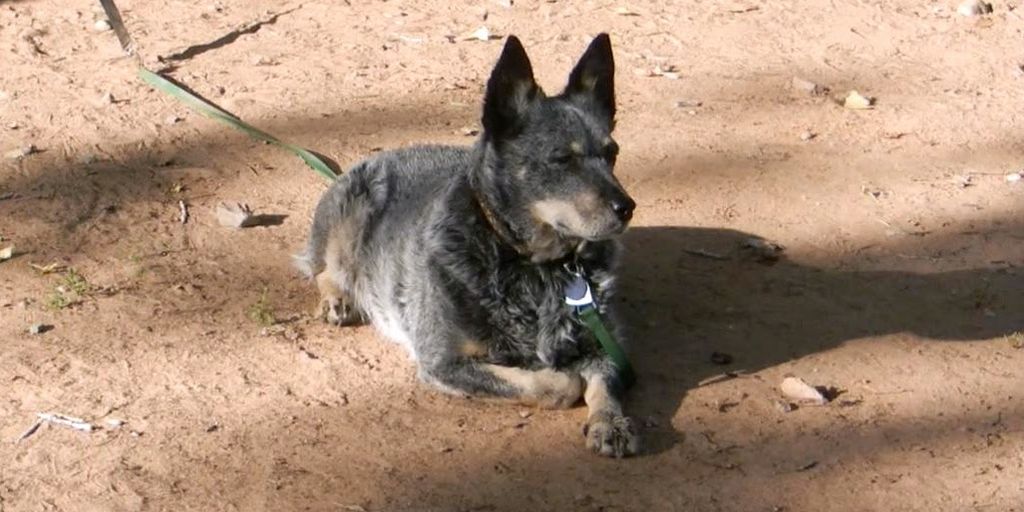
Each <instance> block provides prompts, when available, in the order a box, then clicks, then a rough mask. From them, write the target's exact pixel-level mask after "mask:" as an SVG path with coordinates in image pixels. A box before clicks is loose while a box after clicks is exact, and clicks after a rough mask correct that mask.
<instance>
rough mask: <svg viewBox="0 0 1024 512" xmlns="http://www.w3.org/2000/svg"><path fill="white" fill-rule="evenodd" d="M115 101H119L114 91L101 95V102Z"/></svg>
mask: <svg viewBox="0 0 1024 512" xmlns="http://www.w3.org/2000/svg"><path fill="white" fill-rule="evenodd" d="M114 103H117V99H115V98H114V95H113V93H111V92H109V91H108V92H105V93H103V96H100V104H102V105H113V104H114Z"/></svg>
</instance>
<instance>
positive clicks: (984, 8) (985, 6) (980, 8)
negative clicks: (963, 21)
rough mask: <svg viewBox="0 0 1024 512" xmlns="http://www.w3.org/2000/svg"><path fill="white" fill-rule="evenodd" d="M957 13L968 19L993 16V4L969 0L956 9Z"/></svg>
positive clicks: (979, 0)
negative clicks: (985, 15)
mask: <svg viewBox="0 0 1024 512" xmlns="http://www.w3.org/2000/svg"><path fill="white" fill-rule="evenodd" d="M956 12H957V13H958V14H960V15H961V16H968V17H970V16H981V15H983V14H992V4H990V3H988V2H985V1H984V0H967V1H966V2H964V3H962V4H960V6H959V7H957V8H956Z"/></svg>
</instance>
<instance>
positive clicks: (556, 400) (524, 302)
mask: <svg viewBox="0 0 1024 512" xmlns="http://www.w3.org/2000/svg"><path fill="white" fill-rule="evenodd" d="M613 70H614V63H613V61H612V55H611V45H610V42H609V40H608V38H607V36H606V35H602V36H599V37H598V38H596V39H595V40H594V42H593V43H592V44H591V46H590V48H588V50H587V53H586V54H584V56H583V58H582V59H581V60H580V63H579V64H577V66H576V69H575V70H574V71H573V74H572V75H571V76H570V81H569V85H568V86H567V88H566V91H565V92H563V93H562V94H560V95H558V96H555V97H552V98H548V97H546V96H545V95H544V93H543V91H541V90H540V88H539V87H538V86H537V85H536V83H535V82H534V80H533V74H532V69H531V67H530V64H529V60H528V59H527V57H526V54H525V51H524V50H523V49H522V46H521V44H520V43H519V41H518V40H517V39H515V38H514V37H510V38H509V41H508V42H507V43H506V46H505V49H504V50H503V53H502V56H501V58H500V59H499V62H498V64H497V66H496V67H495V70H494V72H493V74H492V76H491V79H490V81H489V82H488V91H487V96H486V98H485V103H484V115H483V125H484V130H483V134H482V135H481V137H480V139H479V140H478V141H477V143H476V144H475V145H474V146H472V147H444V146H418V147H413V148H408V149H401V150H396V151H390V152H385V153H382V154H379V155H377V156H375V157H373V158H370V159H368V160H366V161H364V162H362V163H360V164H358V165H356V166H355V167H353V168H352V169H351V170H349V171H348V172H347V173H345V174H344V175H343V176H341V177H340V178H338V180H337V181H336V182H335V183H334V184H333V186H331V188H330V189H329V190H328V191H327V192H326V193H325V194H324V196H323V198H322V199H321V200H320V203H319V205H318V206H317V209H316V214H315V216H314V221H313V227H312V232H311V235H310V239H309V244H308V246H307V248H306V251H305V252H304V253H303V254H302V255H300V256H298V257H297V263H298V266H299V267H300V268H301V269H302V270H303V271H304V272H305V273H306V274H307V275H308V276H310V277H314V276H321V275H323V277H324V279H326V280H327V281H328V282H330V283H331V284H332V285H333V287H336V288H337V289H338V290H341V292H342V293H341V295H343V297H342V298H341V299H339V300H340V301H341V302H344V303H345V304H344V307H345V308H346V309H345V312H343V313H338V312H335V314H334V316H333V317H332V318H334V319H335V321H337V322H338V323H344V322H342V320H345V319H351V318H350V317H351V316H352V315H359V316H365V317H366V318H367V319H369V320H370V321H371V322H372V323H373V324H374V325H375V326H377V327H378V329H380V330H381V331H382V332H383V333H384V334H385V335H387V336H388V337H390V338H392V339H394V340H395V341H397V342H399V343H401V344H402V345H404V346H405V347H406V348H407V349H408V350H409V353H410V354H411V355H412V357H413V358H414V359H415V360H416V361H417V363H418V366H419V375H420V377H421V378H422V379H423V380H424V381H426V382H429V383H431V384H433V385H435V386H437V387H438V388H440V389H442V390H445V391H448V392H451V393H458V394H466V395H475V396H484V397H497V398H506V399H512V400H519V401H524V402H529V403H535V404H538V405H541V406H548V407H565V406H569V405H572V404H573V403H574V402H576V401H578V400H579V399H580V398H581V395H582V396H585V397H587V400H588V405H589V406H590V415H589V420H588V430H587V432H588V439H587V445H588V446H590V447H591V448H592V449H593V450H594V451H596V452H598V453H602V454H604V455H613V456H624V455H630V454H632V453H635V452H636V451H637V437H636V432H635V431H634V429H633V427H632V424H631V422H630V421H629V419H628V418H626V417H624V416H623V413H622V407H621V397H622V393H623V390H622V386H621V384H620V383H619V381H618V378H617V377H616V373H615V371H614V366H613V365H612V363H611V362H610V361H609V360H608V358H607V357H606V356H605V354H604V353H603V351H602V350H601V349H600V346H599V345H598V344H597V342H596V341H595V340H594V339H593V337H592V336H591V335H590V333H589V332H588V331H587V330H586V329H585V328H584V326H583V325H582V324H581V323H580V322H579V320H578V319H577V318H576V317H575V316H574V314H573V313H572V311H571V309H570V308H569V307H568V306H566V304H565V303H564V300H563V297H564V296H563V292H564V288H565V286H566V284H567V283H568V282H569V280H570V279H572V275H571V274H570V273H569V271H568V270H567V269H566V263H570V262H575V263H578V264H579V265H580V266H582V268H584V269H585V270H586V272H587V276H588V278H589V280H590V282H591V285H592V288H593V292H594V295H595V298H596V300H597V303H598V305H599V307H600V310H601V311H602V313H603V314H604V315H605V318H606V319H607V322H608V323H609V327H611V328H613V329H614V318H613V312H612V311H610V308H609V306H610V304H611V300H610V299H611V293H612V287H613V283H614V278H613V271H614V266H615V262H616V255H617V253H618V251H619V247H618V243H617V242H616V241H615V237H616V235H618V234H619V233H621V232H622V230H623V229H625V227H626V223H627V222H628V215H626V216H625V218H623V216H622V215H619V216H616V213H615V212H614V211H613V209H612V208H611V207H610V206H608V205H609V204H612V203H614V202H616V201H617V202H619V204H623V202H625V203H627V204H628V205H630V206H629V208H630V212H631V208H632V206H631V205H633V203H632V200H631V199H630V198H629V196H628V195H627V194H626V192H625V191H624V190H623V189H622V187H621V185H619V183H618V181H617V180H616V179H615V177H614V175H613V174H612V169H613V167H614V160H615V154H616V151H617V147H616V146H614V141H612V140H611V136H610V135H611V131H612V128H613V124H614V114H615V104H614V89H613V85H614V74H613ZM542 201H546V203H543V205H546V206H545V207H544V208H538V204H540V202H542ZM552 204H553V205H555V206H557V207H551V205H552ZM538 211H539V212H541V213H540V214H538ZM487 212H489V213H490V214H491V217H492V218H491V219H490V220H489V219H488V217H487V215H486V213H487ZM545 215H546V216H547V217H544V216H545ZM541 217H544V218H541ZM324 272H326V273H327V274H322V273H324ZM318 281H319V279H318ZM325 293H326V292H325ZM336 302H337V301H336ZM336 306H337V305H336ZM346 315H347V316H346ZM584 388H586V392H584V391H583V389H584ZM591 397H592V398H591Z"/></svg>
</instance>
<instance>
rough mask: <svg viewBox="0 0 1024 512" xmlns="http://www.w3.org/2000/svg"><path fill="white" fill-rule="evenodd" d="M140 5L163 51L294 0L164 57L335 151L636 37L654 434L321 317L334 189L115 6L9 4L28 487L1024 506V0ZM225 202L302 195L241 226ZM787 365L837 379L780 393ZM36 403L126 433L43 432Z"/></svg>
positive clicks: (803, 506)
mask: <svg viewBox="0 0 1024 512" xmlns="http://www.w3.org/2000/svg"><path fill="white" fill-rule="evenodd" d="M120 3H121V8H122V10H123V13H124V16H125V19H126V20H127V22H128V26H129V29H130V31H131V32H132V34H133V35H134V37H135V38H136V40H137V43H138V46H139V49H140V51H141V53H142V55H143V56H145V58H146V59H147V61H149V62H152V61H155V60H156V56H157V55H162V56H168V55H172V54H174V53H176V52H181V51H183V50H185V49H186V48H188V47H189V46H192V45H208V43H211V42H213V41H217V40H218V39H219V38H222V37H223V36H225V35H226V34H229V33H231V31H232V30H235V29H238V28H239V27H243V26H245V25H246V24H249V23H253V22H257V21H260V20H266V19H268V18H269V17H270V16H272V15H273V14H274V13H280V12H285V11H288V12H286V13H285V14H282V15H281V16H279V17H278V18H276V20H274V21H273V22H272V23H267V24H265V25H262V26H261V27H260V28H259V29H258V30H254V31H250V32H249V33H246V34H242V35H239V36H238V37H237V38H233V40H229V41H223V44H217V45H208V46H211V47H209V48H207V47H200V48H198V49H194V50H193V51H192V52H191V53H190V54H191V56H190V58H187V59H184V60H181V61H179V62H177V68H176V69H175V70H173V71H171V73H170V75H171V76H173V77H175V78H177V79H178V80H181V81H182V82H184V83H186V84H188V85H189V86H191V87H193V88H194V89H195V90H196V91H198V92H200V93H202V94H204V95H206V96H208V97H209V98H210V99H211V100H213V101H216V102H217V103H219V104H221V105H223V106H224V107H225V108H227V109H229V110H231V111H232V112H234V113H236V114H238V115H240V116H242V117H243V118H245V119H247V120H249V121H251V122H254V123H256V124H258V125H259V126H261V127H263V128H265V129H267V130H268V131H270V132H272V133H274V134H277V135H279V136H281V137H283V138H286V139H288V140H290V141H294V142H296V143H299V144H301V145H303V146H306V147H309V148H311V149H314V150H317V151H319V152H321V153H323V154H325V155H328V156H330V157H331V158H333V159H335V160H336V161H337V162H339V163H340V164H341V165H343V166H347V165H350V164H352V163H355V162H356V161H357V160H358V159H360V158H361V157H362V156H365V155H367V154H370V153H372V152H373V151H376V150H379V148H386V147H394V146H400V145H407V144H413V143H418V142H443V143H454V144H467V143H469V142H470V141H471V137H469V136H467V135H465V134H464V131H465V130H467V129H473V128H475V127H476V126H477V123H478V118H479V113H478V110H479V102H480V99H481V92H482V87H483V82H484V80H485V79H486V77H487V74H488V72H489V70H490V66H491V65H492V64H493V62H494V61H495V59H496V57H497V54H498V52H499V50H500V45H501V41H500V40H499V39H495V40H491V41H487V42H483V41H474V40H463V37H464V36H466V35H468V34H470V33H471V32H473V31H474V30H475V29H477V28H478V27H480V26H486V27H488V28H489V29H490V31H491V32H492V33H494V34H497V35H504V34H508V33H515V34H517V35H518V36H520V37H521V38H522V39H523V41H524V43H525V45H526V46H527V49H528V51H529V52H530V54H531V56H532V58H533V62H534V67H535V69H536V72H537V75H538V79H539V81H540V82H541V83H542V85H544V86H545V87H546V88H547V89H548V90H550V91H554V90H557V89H558V88H559V87H560V86H561V85H562V84H563V83H564V80H565V77H566V76H567V73H568V70H569V69H570V67H571V65H572V63H573V62H574V61H575V59H576V58H577V57H578V55H579V54H580V53H581V52H582V50H583V48H584V47H585V43H586V41H588V39H589V38H590V37H592V36H593V35H594V34H596V33H598V32H599V31H608V32H610V33H611V34H612V36H613V41H614V45H615V51H616V59H617V62H618V69H619V77H618V84H617V87H618V92H619V102H620V116H619V122H618V129H617V137H618V140H619V142H620V144H621V147H622V154H621V156H620V159H619V171H618V172H619V173H620V175H621V176H622V177H623V181H624V183H625V184H626V186H627V187H628V188H629V190H630V191H631V193H632V194H633V195H634V197H635V198H636V199H637V201H638V203H639V209H638V211H637V216H636V222H635V227H634V228H632V230H631V231H630V232H629V234H628V236H626V245H627V247H628V250H629V257H628V258H627V261H626V263H625V267H624V269H623V288H624V289H623V298H622V302H623V304H622V309H623V313H624V317H625V320H626V324H627V331H628V333H629V339H630V341H631V346H632V351H633V359H634V360H635V365H636V366H637V367H638V370H639V371H640V373H641V382H640V384H639V385H638V386H637V387H636V388H634V389H633V391H632V392H631V394H630V397H629V406H628V410H629V412H630V413H631V414H633V415H635V416H636V417H637V418H639V419H640V421H641V422H642V423H643V424H645V426H646V428H645V440H646V451H645V454H644V455H643V456H641V457H638V458H635V459H629V460H621V461H616V460H603V459H600V458H597V457H595V456H593V455H591V454H590V453H588V452H587V451H586V450H585V448H584V446H583V438H582V436H581V434H580V429H581V424H582V420H583V416H584V411H583V410H582V409H581V408H577V409H574V410H569V411H559V412H548V411H531V410H528V409H524V408H522V407H516V406H503V405H495V404H485V403H480V402H479V401H474V400H466V399H458V398H451V397H447V396H443V395H440V394H438V393H435V392H433V391H431V390H429V389H426V388H425V387H424V386H422V385H420V384H419V383H418V382H417V381H416V379H415V377H414V369H413V367H412V365H411V363H410V362H409V361H408V360H407V358H406V357H405V355H404V353H402V352H401V351H400V349H399V348H398V347H397V346H395V345H392V344H390V343H387V342H385V341H383V340H382V339H381V338H380V336H378V335H377V334H376V333H375V332H374V331H373V329H372V328H369V327H360V328H350V329H336V328H330V327H327V326H325V325H322V324H320V323H318V322H317V321H315V320H314V319H312V318H310V317H309V315H308V314H307V313H308V312H309V311H310V309H311V307H312V305H313V303H314V302H315V299H316V297H315V295H314V291H313V289H312V288H311V287H310V286H309V285H308V284H307V283H304V282H302V281H301V280H299V279H298V278H297V275H296V274H295V273H294V272H293V271H292V270H291V268H290V266H289V257H290V254H291V253H293V252H295V251H297V250H298V249H299V248H300V247H301V245H302V243H303V240H304V236H305V232H306V230H307V228H308V224H309V219H310V216H311V212H312V208H313V206H314V204H315V201H316V200H317V198H318V196H319V194H320V193H321V192H322V191H323V190H324V188H325V184H324V182H323V181H322V180H321V178H319V177H318V176H317V175H315V174H314V173H312V172H310V171H309V170H308V169H307V168H305V167H304V166H303V165H302V164H301V162H299V161H298V160H297V159H296V158H295V157H293V156H292V155H290V154H288V153H285V152H283V151H281V150H279V149H277V148H275V147H273V146H268V145H263V144H260V143H256V142H254V141H252V140H250V139H248V138H247V137H245V136H244V135H241V134H239V133H238V132H235V131H233V130H232V129H230V128H228V127H225V126H224V125H221V124H218V123H216V122H215V121H212V120H209V119H206V118H203V117H201V116H199V115H196V114H194V113H193V112H190V111H189V110H187V108H185V107H183V106H182V105H181V104H179V103H177V102H176V101H174V100H172V99H169V98H168V97H166V96H164V95H163V94H161V93H159V92H155V91H152V90H150V89H149V88H148V87H147V86H146V85H145V84H143V83H141V82H140V81H139V80H138V79H137V78H136V77H135V71H134V69H135V68H134V63H133V61H132V60H131V59H125V58H119V46H118V44H117V41H116V38H115V37H114V35H113V33H112V32H109V31H106V32H99V31H97V30H95V29H94V23H95V21H96V20H98V19H101V18H102V17H103V16H102V14H101V13H100V11H98V7H97V6H96V5H94V4H93V3H91V2H85V1H78V0H75V1H69V2H58V1H56V0H37V1H33V0H25V1H6V2H0V149H2V150H3V151H4V153H8V152H9V151H11V150H16V149H17V148H19V147H23V146H25V145H28V144H32V145H34V146H35V148H36V149H37V152H35V153H33V154H29V155H26V156H24V157H21V158H10V157H8V156H4V158H3V160H2V161H0V236H2V237H3V242H0V247H6V246H9V245H14V246H15V247H16V252H15V257H14V258H12V259H10V260H7V261H4V262H2V263H0V441H2V442H0V510H3V511H5V512H9V511H37V510H40V511H49V510H63V511H78V510H85V511H93V510H95V511H129V510H203V511H219V510H237V511H251V510H314V511H319V510H342V511H346V510H347V511H360V510H366V511H401V510H439V511H440V510H444V511H447V510H459V511H492V510H493V511H500V510H585V511H598V510H601V511H612V510H695V511H718V510H722V511H782V510H785V511H823V510H837V511H875V510H887V511H899V510H942V511H947V510H948V511H973V510H979V511H1010V510H1018V511H1019V510H1022V508H1024V376H1022V373H1021V367H1022V364H1024V350H1021V349H1020V347H1021V345H1022V344H1024V336H1022V334H1021V331H1024V311H1022V307H1024V275H1022V272H1024V270H1022V265H1024V211H1022V207H1024V182H1017V183H1013V182H1010V181H1007V179H1006V178H1005V177H1006V175H1007V174H1009V173H1014V172H1018V171H1021V170H1024V157H1022V152H1024V138H1022V135H1021V134H1022V131H1021V127H1022V126H1024V124H1022V122H1024V119H1022V116H1021V110H1020V108H1021V105H1024V76H1022V75H1024V72H1022V69H1021V67H1020V66H1021V64H1024V52H1022V51H1021V48H1020V45H1019V42H1020V41H1021V36H1022V31H1024V19H1022V16H1024V8H1017V9H1014V7H1015V6H1017V5H1019V2H1016V1H1014V2H1003V1H1000V0H996V1H995V2H994V8H995V12H994V13H993V14H991V15H988V16H984V17H980V18H966V17H962V16H959V15H957V14H956V12H955V8H956V4H955V3H953V2H950V1H939V2H935V1H921V2H910V1H903V0H896V1H889V2H876V1H867V0H862V1H854V0H833V1H831V2H824V1H814V2H797V1H794V0H779V1H775V2H760V1H758V0H736V1H725V2H706V1H705V2H695V1H687V2H682V1H680V2H653V1H647V0H633V1H630V2H623V3H616V2H591V1H585V2H569V1H564V0H560V1H541V2H537V1H532V0H515V2H514V4H513V5H512V6H511V7H509V6H507V5H503V4H502V3H499V2H466V1H457V2H441V1H437V0H414V1H409V2H395V1H374V2H358V1H356V0H353V1H352V2H351V4H352V5H349V2H322V1H307V2H304V3H302V4H301V5H300V4H288V5H281V3H280V2H271V1H268V0H251V1H245V2H243V1H239V0H236V1H232V2H227V1H220V2H185V1H180V0H177V1H170V2H153V1H142V0H134V1H132V0H122V2H120ZM197 5H201V6H199V7H197ZM450 36H454V37H450ZM656 70H661V71H668V72H669V76H664V73H662V74H661V75H662V76H658V73H654V71H656ZM672 73H675V75H672ZM651 75H654V76H651ZM793 77H801V78H804V79H807V80H811V81H814V82H816V83H818V84H821V85H824V86H827V87H829V88H830V89H831V91H830V92H829V93H827V94H824V95H817V96H816V95H812V94H809V93H807V92H806V91H803V90H800V89H799V88H794V86H793V83H792V80H793ZM852 89H856V90H858V91H860V92H861V93H863V94H865V95H867V96H871V97H874V98H876V99H877V100H876V105H875V108H874V109H873V110H866V111H854V110H848V109H844V108H843V107H841V106H839V105H837V104H836V103H835V101H834V99H833V98H834V97H842V96H844V95H845V94H846V93H847V92H849V91H850V90H852ZM108 94H109V95H108ZM111 100H112V101H111ZM698 102H699V105H698ZM804 132H809V133H810V134H813V135H814V137H813V138H811V139H809V140H803V139H804V138H807V136H806V135H804V137H801V135H802V134H804ZM179 201H184V202H185V204H186V205H187V207H188V210H189V213H190V218H189V220H188V222H187V223H185V224H182V223H180V222H179V205H178V203H179ZM220 201H243V202H246V203H248V204H249V205H251V206H252V207H254V208H255V209H256V210H257V211H258V212H260V213H265V214H273V215H282V216H286V217H284V218H283V222H281V223H280V224H278V225H272V226H268V227H257V228H250V229H245V230H231V229H227V228H223V227H221V226H219V225H218V224H217V221H216V218H215V216H214V208H215V206H216V205H217V204H218V203H219V202H220ZM750 237H763V238H765V239H768V240H772V241H774V242H777V243H779V244H781V245H782V246H784V247H785V251H784V252H783V255H782V258H781V259H780V261H778V262H776V263H775V264H774V265H769V264H764V263H762V262H758V261H755V260H754V259H752V258H750V257H749V256H748V255H747V254H746V253H745V252H744V251H743V250H741V249H740V246H741V245H742V243H743V242H744V241H745V240H747V239H748V238H750ZM33 264H34V265H37V267H36V268H34V267H33V266H32V265H33ZM52 264H56V265H59V266H61V267H63V268H64V269H65V270H63V271H61V270H59V268H60V267H49V268H48V269H47V267H46V266H47V265H52ZM55 268H56V269H58V270H57V271H56V272H50V273H46V272H45V271H44V270H40V269H45V270H54V269H55ZM66 269H74V271H75V272H74V273H70V271H69V270H66ZM259 312H263V313H270V312H273V314H274V316H275V318H276V319H277V320H278V324H277V325H275V326H273V327H271V328H264V327H263V326H261V325H260V324H259V323H258V322H257V321H256V320H254V317H256V316H259V315H254V314H253V313H259ZM37 323H42V324H46V325H49V326H52V329H50V330H48V331H46V332H43V333H41V334H37V335H33V334H30V333H29V332H28V330H29V327H30V326H31V325H32V324H37ZM716 351H717V352H722V353H727V354H730V355H731V356H733V358H734V361H733V363H732V364H731V365H728V366H718V365H715V364H713V363H712V362H711V361H710V356H711V354H712V353H713V352H716ZM724 372H735V373H734V374H735V375H738V376H737V377H736V378H732V379H725V380H715V379H714V377H715V376H716V375H720V374H722V373H724ZM787 374H795V375H798V376H801V377H803V378H804V379H806V380H807V381H809V382H810V383H812V384H815V385H821V386H827V387H833V388H835V389H836V390H837V391H838V392H839V396H838V397H836V398H835V400H833V402H832V403H830V404H829V405H827V406H825V407H800V408H798V409H796V410H794V411H792V412H783V411H782V410H781V409H780V408H779V407H778V406H777V404H776V402H775V400H777V399H778V397H779V391H778V384H779V382H780V381H781V379H782V378H783V376H785V375H787ZM708 379H710V380H711V382H710V383H708V382H707V381H708ZM45 411H51V412H60V413H64V414H69V415H73V416H79V417H82V418H84V419H86V420H88V421H91V422H93V423H95V424H97V425H99V426H101V427H102V429H100V430H97V431H95V432H92V433H83V432H77V431H74V430H71V429H67V428H63V427H58V426H43V427H42V428H40V429H39V430H38V431H37V432H35V433H34V434H33V435H31V436H30V437H28V438H27V439H24V440H23V441H21V442H16V440H17V439H18V438H19V436H20V435H21V434H22V432H24V431H25V430H26V429H27V428H28V427H29V426H31V425H32V424H33V422H34V420H35V415H36V413H38V412H45ZM110 419H120V420H123V421H124V422H125V423H124V424H123V425H122V426H120V427H114V426H112V425H110V424H108V423H107V420H110Z"/></svg>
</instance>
